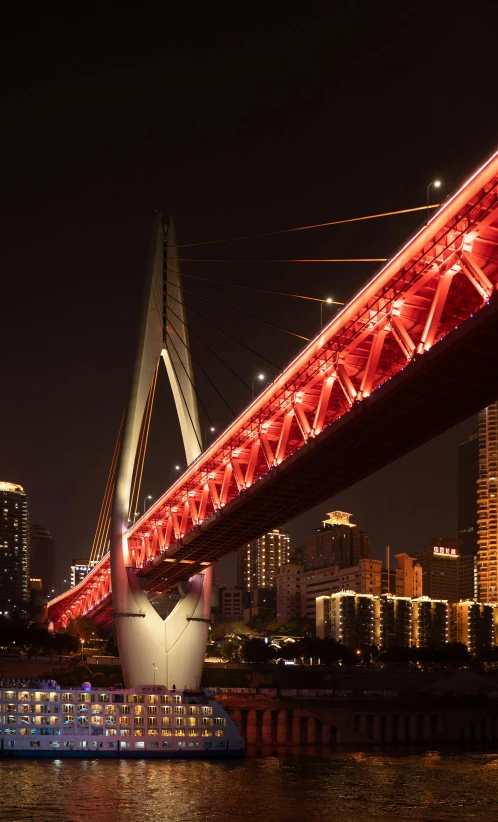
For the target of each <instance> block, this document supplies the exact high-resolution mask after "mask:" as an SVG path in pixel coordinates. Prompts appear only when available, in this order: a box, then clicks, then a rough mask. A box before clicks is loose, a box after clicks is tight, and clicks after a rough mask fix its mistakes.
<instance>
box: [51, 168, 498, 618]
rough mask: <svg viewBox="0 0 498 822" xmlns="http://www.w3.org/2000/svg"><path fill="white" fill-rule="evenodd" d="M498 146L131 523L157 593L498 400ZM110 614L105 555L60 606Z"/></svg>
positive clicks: (149, 586) (64, 612) (55, 612)
mask: <svg viewBox="0 0 498 822" xmlns="http://www.w3.org/2000/svg"><path fill="white" fill-rule="evenodd" d="M497 287H498V153H497V154H495V155H494V156H493V157H491V158H490V160H488V161H487V162H486V163H485V164H484V165H483V166H482V167H481V168H479V169H478V170H477V171H476V172H475V173H474V174H473V175H472V177H471V178H470V179H469V180H468V181H467V182H466V183H465V184H464V185H463V186H462V187H461V189H460V190H459V191H457V192H456V193H455V194H454V196H453V197H452V198H451V199H449V200H448V201H447V202H446V203H445V204H444V206H443V207H441V208H440V209H439V210H438V211H437V212H436V213H435V215H434V216H433V217H432V219H431V220H430V221H429V222H428V224H427V225H426V226H424V228H423V229H422V230H420V231H419V232H418V233H417V234H416V235H415V236H414V237H413V238H412V239H410V240H409V242H407V243H406V245H405V246H404V247H403V248H402V249H401V250H400V251H399V252H398V253H397V254H396V256H395V257H393V258H392V259H391V260H390V261H389V262H388V263H387V264H386V265H385V266H384V267H383V268H382V269H381V270H380V271H379V272H378V273H377V274H375V276H374V277H373V278H372V280H371V281H370V282H369V283H368V284H367V285H366V286H365V287H364V288H363V289H362V291H361V292H360V293H359V294H357V295H356V296H355V297H354V298H353V299H352V300H351V302H350V303H349V304H348V305H347V306H345V308H344V309H343V310H341V311H340V313H339V314H338V315H337V316H336V317H335V318H334V319H333V321H332V322H331V323H330V324H329V325H328V326H327V327H326V328H324V329H323V330H322V331H321V332H320V334H319V335H318V336H317V337H315V339H313V340H312V341H311V342H310V343H309V345H307V346H306V348H305V349H304V350H303V351H302V352H301V353H300V354H299V356H297V357H296V358H295V359H294V360H293V362H291V363H290V365H289V366H288V367H287V368H286V369H285V370H284V371H283V372H282V373H281V374H280V375H279V376H278V377H277V378H276V379H275V380H274V382H273V383H271V384H270V385H269V386H268V387H267V388H266V390H265V391H264V392H263V393H262V394H261V396H259V397H258V398H257V399H256V400H255V401H254V402H253V403H252V404H251V405H250V406H249V407H248V408H247V409H246V410H245V411H244V412H243V413H242V414H241V415H240V416H239V417H238V419H236V420H235V422H233V424H231V425H230V427H229V428H227V429H226V430H225V431H224V432H223V433H222V434H221V436H219V437H218V439H217V440H216V442H214V443H213V444H212V445H211V446H210V447H209V448H207V449H206V450H205V451H204V452H203V453H202V454H201V455H200V456H199V457H198V458H197V459H196V460H195V461H194V462H193V463H192V464H191V465H190V466H189V467H188V469H187V470H186V471H185V473H184V474H183V476H182V477H181V478H180V479H179V480H178V481H177V482H175V484H174V485H172V487H171V488H168V489H167V490H166V491H165V493H164V494H163V496H162V497H161V498H160V499H158V500H157V501H156V502H155V503H154V504H153V505H152V507H151V508H150V509H149V510H148V511H146V513H145V514H144V515H143V516H142V517H141V518H140V519H139V520H137V521H136V522H135V523H134V524H133V525H132V526H130V528H129V530H128V534H127V537H128V546H129V550H130V558H131V562H132V565H133V567H134V569H135V572H136V574H137V575H138V577H140V578H141V585H142V587H143V588H144V589H145V590H146V592H147V593H148V595H149V596H150V597H151V598H153V597H154V596H156V595H158V594H160V593H163V592H165V591H168V590H170V589H171V588H173V587H174V586H175V585H176V584H177V583H178V582H179V581H181V580H185V579H187V578H189V577H190V576H192V575H193V574H196V573H199V572H200V571H202V570H203V569H204V568H205V567H206V566H208V565H210V564H211V563H213V562H216V561H217V560H219V559H221V558H222V557H224V556H226V555H227V554H228V553H230V552H232V551H234V550H236V549H237V548H239V547H241V546H242V545H244V544H246V543H247V542H249V541H250V540H251V539H255V538H257V537H259V536H260V535H261V534H262V533H264V532H265V531H267V530H269V529H271V528H275V527H277V526H278V525H281V524H283V523H285V522H287V521H288V520H290V519H292V518H293V517H295V516H297V515H298V514H301V513H303V512H304V511H305V510H307V509H309V508H311V507H312V506H314V505H317V504H318V503H320V502H322V501H324V500H326V499H327V498H328V497H330V496H332V495H334V494H336V493H338V492H340V491H342V490H344V489H345V488H347V487H348V486H350V485H352V484H354V483H355V482H358V481H359V480H361V479H362V478H364V477H365V476H367V475H369V474H371V473H373V472H374V471H377V470H378V469H380V468H382V467H383V466H385V465H386V464H388V463H390V462H391V461H393V460H395V459H397V458H398V457H400V456H402V455H403V454H406V453H407V452H409V451H410V450H412V449H413V448H416V447H417V446H419V445H421V444H422V443H423V442H425V441H427V440H429V439H431V438H432V437H434V436H435V435H437V434H439V433H441V432H442V431H444V430H446V429H448V428H449V427H451V426H452V425H455V424H456V423H457V422H459V421H461V420H462V419H465V418H466V417H468V416H470V415H471V414H472V413H474V412H476V411H477V410H479V409H480V408H482V407H484V406H485V405H487V404H489V403H491V402H494V401H495V400H496V399H497V397H498V294H497ZM48 615H49V618H50V619H51V620H52V621H53V622H54V624H55V625H65V624H67V621H68V620H69V619H71V618H74V617H78V616H82V615H87V616H89V617H91V618H92V619H94V620H95V622H96V623H97V624H100V625H105V624H108V623H110V622H111V621H112V591H111V574H110V559H109V554H107V555H106V556H104V557H103V559H102V560H101V561H100V562H99V563H98V564H97V565H96V566H95V567H94V568H93V570H92V571H91V573H90V574H89V575H88V576H87V577H86V578H85V579H84V580H83V582H81V583H80V584H79V585H77V586H76V587H75V588H73V589H71V590H70V591H68V592H66V593H65V594H63V595H62V596H60V597H58V598H56V599H54V600H52V601H51V602H50V603H49V605H48Z"/></svg>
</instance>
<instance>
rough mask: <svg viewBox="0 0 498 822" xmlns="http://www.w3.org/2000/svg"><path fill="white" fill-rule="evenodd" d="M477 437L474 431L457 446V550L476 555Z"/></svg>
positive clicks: (462, 553) (464, 554) (461, 552)
mask: <svg viewBox="0 0 498 822" xmlns="http://www.w3.org/2000/svg"><path fill="white" fill-rule="evenodd" d="M478 478H479V435H478V432H477V431H476V432H475V433H474V434H471V435H470V437H467V439H466V440H465V441H464V442H461V443H460V445H459V446H458V550H459V552H460V556H466V555H467V554H477V480H478Z"/></svg>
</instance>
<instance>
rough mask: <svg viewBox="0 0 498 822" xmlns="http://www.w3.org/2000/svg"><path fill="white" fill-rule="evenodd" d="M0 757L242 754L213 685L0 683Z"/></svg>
mask: <svg viewBox="0 0 498 822" xmlns="http://www.w3.org/2000/svg"><path fill="white" fill-rule="evenodd" d="M0 740H1V742H0V756H39V757H40V756H43V757H45V756H49V757H63V756H73V757H74V756H76V757H78V756H86V757H89V756H90V757H127V758H146V757H149V758H164V759H174V758H181V759H191V758H192V759H204V758H215V759H218V758H224V757H237V756H242V755H243V752H244V741H243V738H242V737H241V735H240V733H239V731H238V729H237V726H236V725H235V723H234V722H233V720H232V719H231V717H230V716H229V714H228V713H227V711H226V710H225V709H224V707H223V706H222V705H220V703H219V702H217V701H216V699H215V696H214V692H213V691H210V690H199V691H189V690H187V689H185V690H183V691H178V690H168V689H167V688H165V687H164V686H162V685H142V686H140V687H138V688H95V687H92V686H91V685H90V683H88V682H84V683H83V685H82V686H81V687H80V688H68V687H63V686H60V687H59V686H58V685H56V684H55V682H40V683H39V685H38V684H37V687H35V684H34V683H30V687H21V686H19V685H18V683H16V687H12V686H7V685H4V684H1V683H0Z"/></svg>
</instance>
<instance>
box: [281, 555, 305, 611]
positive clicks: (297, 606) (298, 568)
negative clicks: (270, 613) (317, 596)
mask: <svg viewBox="0 0 498 822" xmlns="http://www.w3.org/2000/svg"><path fill="white" fill-rule="evenodd" d="M303 574H304V568H303V566H302V565H299V564H298V563H296V562H287V563H286V564H285V565H281V566H280V568H279V569H278V572H277V579H276V583H277V622H278V623H279V624H280V625H282V624H283V623H285V622H288V621H289V620H290V619H293V618H294V617H300V616H302V586H303Z"/></svg>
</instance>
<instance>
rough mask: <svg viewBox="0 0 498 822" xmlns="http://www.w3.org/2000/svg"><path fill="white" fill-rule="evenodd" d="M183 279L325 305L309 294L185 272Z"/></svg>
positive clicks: (320, 298) (319, 299)
mask: <svg viewBox="0 0 498 822" xmlns="http://www.w3.org/2000/svg"><path fill="white" fill-rule="evenodd" d="M182 277H187V278H188V279H189V280H203V281H204V282H207V283H215V284H216V285H230V286H233V287H234V288H246V289H248V290H249V291H260V292H262V293H263V294H275V295H276V296H279V297H294V298H295V299H298V300H310V301H311V302H315V303H323V302H324V300H323V298H322V297H310V296H309V295H307V294H292V293H290V292H288V291H277V290H276V289H274V288H261V287H260V286H257V285H247V284H245V283H234V282H233V281H231V280H218V279H214V278H213V277H201V276H200V275H197V274H185V273H184V272H182ZM329 304H330V305H344V303H343V302H339V301H338V300H330V303H329Z"/></svg>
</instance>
